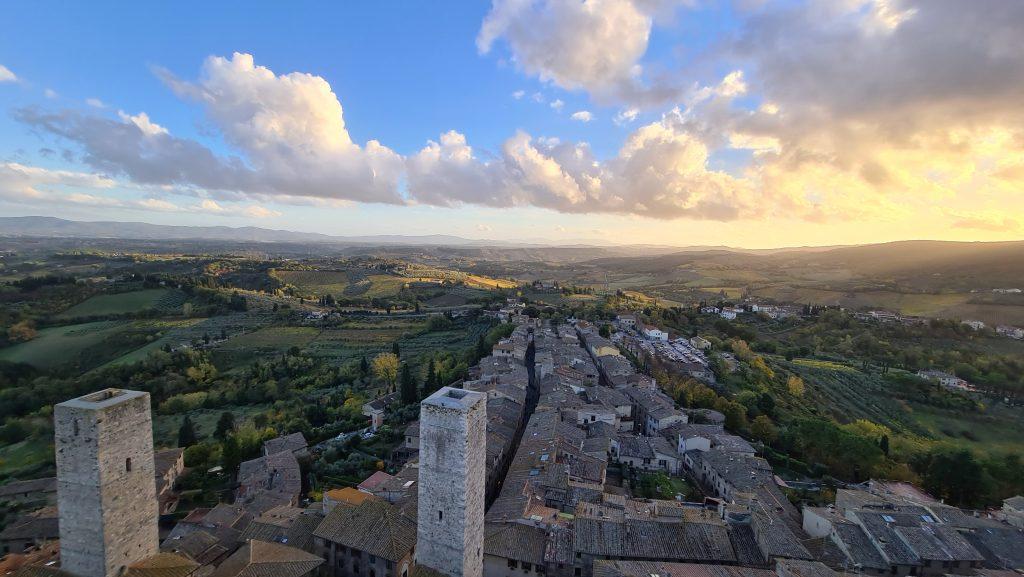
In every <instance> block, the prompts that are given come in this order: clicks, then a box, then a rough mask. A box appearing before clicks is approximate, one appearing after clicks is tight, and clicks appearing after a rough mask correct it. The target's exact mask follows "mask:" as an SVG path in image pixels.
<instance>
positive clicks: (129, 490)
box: [53, 389, 159, 577]
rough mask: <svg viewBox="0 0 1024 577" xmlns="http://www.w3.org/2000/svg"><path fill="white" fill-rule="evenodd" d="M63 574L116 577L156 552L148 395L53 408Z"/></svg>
mask: <svg viewBox="0 0 1024 577" xmlns="http://www.w3.org/2000/svg"><path fill="white" fill-rule="evenodd" d="M53 421H54V434H55V437H56V439H55V443H56V452H57V505H58V509H59V513H60V557H61V568H62V569H63V570H64V571H67V572H68V573H71V574H73V575H76V576H77V577H115V576H117V575H119V574H120V573H121V572H122V571H123V569H124V568H125V567H127V566H128V565H131V564H132V563H134V562H136V561H140V560H142V559H145V558H147V557H149V556H151V555H155V554H156V553H158V552H159V537H158V534H157V517H158V512H157V502H156V487H155V482H154V480H153V477H154V473H153V424H152V416H151V415H150V408H149V393H143V392H139V391H124V390H118V389H106V390H103V391H99V392H96V393H92V394H89V395H85V396H83V397H78V398H77V399H71V400H70V401H65V402H63V403H60V404H58V405H55V406H54V409H53Z"/></svg>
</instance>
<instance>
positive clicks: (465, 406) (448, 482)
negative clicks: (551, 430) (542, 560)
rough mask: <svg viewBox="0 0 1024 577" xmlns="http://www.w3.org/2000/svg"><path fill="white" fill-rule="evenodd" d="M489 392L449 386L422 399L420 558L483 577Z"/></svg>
mask: <svg viewBox="0 0 1024 577" xmlns="http://www.w3.org/2000/svg"><path fill="white" fill-rule="evenodd" d="M486 443H487V396H486V395H485V394H483V393H479V392H475V391H465V390H462V389H453V388H451V387H443V388H441V390H439V391H437V392H435V393H434V394H432V395H430V396H429V397H427V398H426V399H424V400H423V402H422V403H420V470H419V510H418V513H419V514H418V520H417V531H416V533H417V535H416V562H417V563H419V564H422V565H426V566H427V567H430V568H431V569H434V570H436V571H440V572H441V573H444V574H446V575H448V576H449V577H482V575H483V570H484V566H483V560H484V557H483V547H484V490H485V475H486V452H487V447H486Z"/></svg>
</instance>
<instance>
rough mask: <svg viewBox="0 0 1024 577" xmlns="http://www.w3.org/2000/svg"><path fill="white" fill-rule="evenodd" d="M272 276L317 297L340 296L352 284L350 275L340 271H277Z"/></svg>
mask: <svg viewBox="0 0 1024 577" xmlns="http://www.w3.org/2000/svg"><path fill="white" fill-rule="evenodd" d="M271 274H272V276H275V277H277V278H279V279H281V281H282V282H285V283H287V284H290V285H294V286H295V287H296V288H298V289H299V290H300V291H302V292H304V293H309V294H312V295H316V296H324V295H335V296H339V295H341V294H342V293H344V292H345V289H346V288H348V286H349V285H350V283H351V280H350V276H349V274H348V273H346V272H345V271H340V270H275V271H273V272H272V273H271Z"/></svg>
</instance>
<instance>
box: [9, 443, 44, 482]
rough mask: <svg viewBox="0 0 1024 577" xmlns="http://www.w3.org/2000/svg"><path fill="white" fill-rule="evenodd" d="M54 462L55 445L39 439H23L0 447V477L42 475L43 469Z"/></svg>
mask: <svg viewBox="0 0 1024 577" xmlns="http://www.w3.org/2000/svg"><path fill="white" fill-rule="evenodd" d="M52 462H53V445H52V444H50V443H44V442H39V441H32V442H30V441H22V442H20V443H14V444H13V445H7V446H6V447H0V479H4V478H7V477H15V478H33V477H36V476H42V475H40V474H39V473H40V472H41V469H44V468H47V467H48V466H49V465H50V464H51V463H52Z"/></svg>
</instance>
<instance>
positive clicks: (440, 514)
mask: <svg viewBox="0 0 1024 577" xmlns="http://www.w3.org/2000/svg"><path fill="white" fill-rule="evenodd" d="M437 520H438V522H440V521H444V512H442V511H438V512H437Z"/></svg>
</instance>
